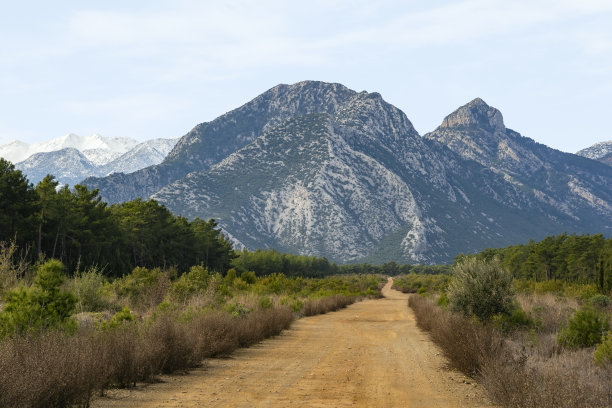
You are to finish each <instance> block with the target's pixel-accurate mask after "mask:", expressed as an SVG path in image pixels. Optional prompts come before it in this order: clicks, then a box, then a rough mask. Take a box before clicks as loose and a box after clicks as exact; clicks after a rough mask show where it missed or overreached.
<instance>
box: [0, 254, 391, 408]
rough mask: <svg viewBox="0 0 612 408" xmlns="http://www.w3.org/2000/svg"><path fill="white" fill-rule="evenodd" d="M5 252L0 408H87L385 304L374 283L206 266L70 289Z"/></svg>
mask: <svg viewBox="0 0 612 408" xmlns="http://www.w3.org/2000/svg"><path fill="white" fill-rule="evenodd" d="M18 252H19V251H18V249H17V247H16V246H15V245H14V244H11V243H2V244H0V275H1V276H2V278H3V279H2V283H3V284H2V289H1V291H0V406H7V407H8V406H10V407H64V406H72V405H75V406H87V405H88V404H89V401H90V399H91V398H92V397H93V396H94V395H99V394H101V393H103V392H104V390H105V389H108V388H109V387H132V386H134V385H135V384H136V383H137V382H142V381H151V380H153V379H154V378H155V376H156V375H159V374H161V373H171V372H174V371H177V370H179V371H182V370H187V369H189V368H192V367H195V366H197V365H199V364H201V363H202V361H203V359H205V358H207V357H214V356H222V355H227V354H229V353H231V352H232V351H233V350H235V349H236V348H238V347H247V346H249V345H251V344H254V343H256V342H258V341H260V340H262V339H264V338H267V337H270V336H273V335H276V334H278V333H280V332H281V331H282V330H283V329H286V328H287V327H289V325H290V324H291V322H292V321H293V319H295V318H296V317H300V316H310V315H314V314H319V313H326V312H329V311H333V310H337V309H339V308H343V307H345V306H347V305H348V304H350V303H353V302H354V301H356V300H358V299H360V298H364V297H367V296H370V297H378V296H380V288H381V287H382V284H383V281H384V279H383V278H382V277H380V276H374V275H360V276H355V275H353V276H333V277H327V278H319V279H315V278H302V277H287V276H285V275H283V274H277V273H271V274H269V275H264V276H257V275H256V274H255V273H254V272H253V271H248V270H243V271H240V272H238V271H237V270H236V269H233V268H232V269H229V270H228V271H227V272H226V273H225V274H221V273H219V272H214V271H212V270H210V269H208V268H206V267H204V266H202V265H200V266H193V267H191V268H190V269H189V270H188V271H187V272H185V273H179V272H178V271H177V270H176V269H175V268H168V269H163V268H145V267H136V268H134V270H133V271H132V272H131V273H129V274H126V275H124V276H122V277H120V278H109V277H107V276H105V275H104V274H103V273H102V272H101V270H100V269H98V268H96V267H90V268H87V269H85V270H82V271H77V272H76V273H75V274H74V275H73V276H72V277H69V276H68V275H67V274H66V268H65V267H64V265H63V264H62V263H61V262H60V261H59V260H55V259H51V260H42V261H40V262H37V263H35V264H32V265H28V264H27V262H25V261H23V260H18V259H19V258H18V257H15V254H17V253H18Z"/></svg>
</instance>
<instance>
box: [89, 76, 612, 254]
mask: <svg viewBox="0 0 612 408" xmlns="http://www.w3.org/2000/svg"><path fill="white" fill-rule="evenodd" d="M611 170H612V168H608V167H606V166H604V165H602V164H600V163H597V162H594V161H592V160H589V159H584V158H580V157H577V156H574V155H566V154H563V153H561V152H557V151H554V150H552V149H549V148H547V147H546V146H542V145H538V144H537V143H535V142H533V141H532V140H531V139H527V138H524V137H522V136H520V135H519V134H518V133H516V132H514V131H512V130H510V129H507V128H506V127H505V125H504V122H503V118H502V115H501V113H500V112H499V111H498V110H496V109H494V108H492V107H490V106H488V105H487V104H486V103H485V102H484V101H482V100H480V99H476V100H474V101H472V102H470V103H469V104H467V105H465V106H463V107H461V108H459V109H458V110H457V111H456V112H454V113H452V114H451V115H449V116H448V117H447V118H445V119H444V121H443V123H442V125H441V126H440V127H439V128H438V129H436V130H435V131H434V132H432V133H430V134H428V135H426V137H424V138H423V137H421V136H419V135H418V133H417V132H416V131H415V129H414V128H413V126H412V124H411V123H410V121H409V120H408V118H407V117H406V115H405V114H404V113H403V112H401V111H400V110H399V109H397V108H395V107H394V106H392V105H390V104H388V103H386V102H385V101H384V100H383V99H382V97H381V96H380V95H379V94H377V93H367V92H361V93H357V92H354V91H351V90H349V89H347V88H345V87H343V86H342V85H338V84H326V83H321V82H312V81H310V82H301V83H298V84H294V85H279V86H277V87H275V88H272V89H271V90H270V91H268V92H266V93H264V94H262V95H260V96H259V97H257V98H255V99H254V100H253V101H251V102H249V103H247V104H246V105H244V106H242V107H240V108H238V109H236V110H234V111H232V112H229V113H228V114H226V115H223V116H221V117H219V118H217V119H215V120H214V121H212V122H208V123H204V124H201V125H198V126H196V127H195V128H194V129H193V130H192V131H191V132H190V133H189V134H187V135H186V136H184V137H183V138H182V139H181V141H180V142H179V143H178V144H177V145H176V147H175V148H174V150H173V151H172V152H171V153H170V154H169V156H168V157H167V158H166V159H165V160H164V162H163V163H162V164H161V165H158V166H152V167H149V168H147V169H145V170H141V171H139V172H136V173H134V174H132V175H123V174H120V175H113V176H111V177H107V178H104V179H96V180H88V182H91V183H90V186H91V187H100V188H101V191H102V195H103V196H104V197H105V198H107V199H109V200H110V201H119V200H122V199H131V198H134V197H148V196H152V197H153V198H155V199H156V200H159V201H160V202H162V203H163V204H165V205H166V206H168V207H169V208H170V209H171V210H172V211H173V212H175V213H178V214H182V215H185V216H187V217H189V218H194V217H200V218H205V219H207V218H211V217H212V218H215V219H217V221H218V222H219V225H220V226H221V227H222V228H223V229H224V231H225V232H226V233H227V234H228V236H230V237H231V238H232V239H233V240H234V242H235V243H237V244H238V245H239V246H245V247H248V248H251V249H255V248H262V247H271V248H277V249H280V250H283V251H291V252H296V253H303V254H313V255H319V256H326V257H328V258H330V259H333V260H335V261H340V262H350V261H358V260H360V261H369V262H380V261H388V260H396V261H401V262H446V261H450V260H452V258H453V257H454V256H455V255H456V254H457V253H459V252H466V251H476V250H481V249H483V248H485V247H494V246H502V245H508V244H512V243H516V242H520V241H525V240H527V239H529V238H540V237H544V236H546V235H549V234H553V233H560V232H563V231H569V232H572V231H576V232H609V229H610V228H611V226H612V212H611V211H610V203H612V197H610V194H611V193H610V192H611V191H612V189H611V188H610V183H611V182H612V173H611V172H610V171H611Z"/></svg>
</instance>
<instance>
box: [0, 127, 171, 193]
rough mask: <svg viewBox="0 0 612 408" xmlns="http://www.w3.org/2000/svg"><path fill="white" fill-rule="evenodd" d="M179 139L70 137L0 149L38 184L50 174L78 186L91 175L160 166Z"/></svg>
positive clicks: (6, 145)
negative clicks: (143, 140)
mask: <svg viewBox="0 0 612 408" xmlns="http://www.w3.org/2000/svg"><path fill="white" fill-rule="evenodd" d="M177 141H178V139H153V140H148V141H146V142H142V143H139V142H137V141H136V140H134V139H130V138H107V137H103V136H100V135H97V134H96V135H93V136H78V135H75V134H68V135H65V136H62V137H58V138H56V139H53V140H50V141H47V142H39V143H34V144H27V143H24V142H21V141H13V142H10V143H8V144H5V145H2V146H0V157H3V158H5V159H7V160H9V161H13V162H15V163H16V164H15V165H16V167H17V168H18V169H20V170H22V171H23V172H24V173H25V174H26V175H27V176H28V179H29V180H30V181H31V182H33V183H34V184H36V183H38V182H39V181H40V180H42V179H43V178H44V177H45V176H46V175H47V174H53V175H54V176H55V177H56V178H57V179H58V180H59V181H60V182H61V183H64V184H70V185H74V184H76V183H78V182H80V181H82V180H83V179H85V178H87V177H90V176H106V175H108V174H111V173H115V172H123V173H131V172H134V171H136V170H140V169H142V168H145V167H147V166H151V165H154V164H158V163H160V162H161V161H162V160H163V159H164V157H166V155H167V154H168V153H169V152H170V150H172V148H173V147H174V145H175V144H176V142H177Z"/></svg>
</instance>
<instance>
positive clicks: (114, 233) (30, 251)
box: [0, 158, 235, 276]
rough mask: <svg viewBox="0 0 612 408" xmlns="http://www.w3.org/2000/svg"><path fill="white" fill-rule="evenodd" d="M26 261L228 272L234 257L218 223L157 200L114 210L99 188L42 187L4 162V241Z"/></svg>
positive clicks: (0, 201)
mask: <svg viewBox="0 0 612 408" xmlns="http://www.w3.org/2000/svg"><path fill="white" fill-rule="evenodd" d="M3 241H4V242H8V241H12V242H15V243H16V244H17V246H18V247H19V248H20V251H21V253H20V256H21V257H22V258H24V259H28V260H38V259H41V258H55V259H59V260H60V261H61V262H62V263H63V264H64V265H66V267H67V268H68V270H70V271H74V270H76V269H78V268H80V267H82V268H86V267H88V266H93V265H95V266H98V267H100V268H102V269H103V270H104V273H105V274H106V275H109V276H121V275H124V274H126V273H129V272H131V271H132V270H133V269H134V268H135V267H137V266H142V267H148V268H153V267H176V268H177V269H179V271H185V270H187V269H188V268H189V267H190V266H192V265H203V266H205V267H208V268H210V269H213V270H217V271H220V272H224V271H226V270H227V269H229V267H230V265H231V261H232V259H233V258H234V257H235V254H234V251H233V249H232V245H231V243H230V242H229V241H228V240H227V239H226V238H225V237H224V236H223V235H222V234H221V231H220V229H219V228H217V224H216V222H215V221H214V220H209V221H204V220H201V219H198V218H196V219H195V220H193V221H188V220H187V219H186V218H184V217H181V216H175V215H173V214H172V213H171V212H170V211H169V210H168V209H167V208H165V207H164V206H163V205H160V204H158V203H157V202H156V201H154V200H148V201H147V200H142V199H136V200H132V201H129V202H125V203H122V204H114V205H111V206H108V205H107V204H106V203H105V202H103V201H102V199H101V197H100V196H99V194H98V190H93V191H90V190H89V189H88V188H87V187H86V186H83V185H78V184H77V185H75V186H74V188H73V189H69V188H68V186H59V184H58V181H57V180H56V179H55V178H54V177H53V176H51V175H48V176H47V177H45V178H44V179H43V180H42V181H40V182H39V183H38V184H37V185H36V186H34V185H32V184H31V183H29V182H28V180H27V178H26V177H25V175H24V174H23V173H22V172H21V171H20V170H16V169H15V166H14V165H13V164H12V163H10V162H8V161H7V160H4V159H1V158H0V242H3Z"/></svg>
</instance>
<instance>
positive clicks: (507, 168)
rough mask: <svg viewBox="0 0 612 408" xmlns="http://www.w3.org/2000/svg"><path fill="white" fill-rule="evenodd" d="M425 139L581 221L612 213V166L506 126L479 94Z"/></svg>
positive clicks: (538, 201) (448, 117) (611, 214)
mask: <svg viewBox="0 0 612 408" xmlns="http://www.w3.org/2000/svg"><path fill="white" fill-rule="evenodd" d="M425 138H427V139H430V140H434V141H436V142H438V143H441V144H443V145H445V146H447V147H448V148H449V149H451V150H452V151H454V152H455V153H457V154H459V155H460V156H462V157H463V158H466V159H470V160H474V161H476V162H478V163H480V164H481V165H483V166H484V167H487V168H489V169H490V170H491V171H493V172H495V173H497V174H499V175H502V176H503V178H504V179H505V180H506V181H507V182H509V183H512V184H514V185H516V186H517V187H519V188H521V189H522V190H524V191H525V192H526V194H527V195H528V197H531V198H532V200H535V201H536V202H537V203H538V205H539V204H540V203H541V204H546V205H551V206H552V207H554V208H555V209H557V210H558V211H561V212H562V213H564V214H565V215H566V216H568V217H570V218H574V219H576V220H580V221H582V222H584V221H587V220H590V222H596V221H595V220H596V219H598V217H599V216H604V217H612V206H611V203H612V172H611V171H610V170H611V169H609V168H606V166H602V165H600V164H599V163H596V162H594V161H591V160H586V159H583V158H582V157H578V156H576V155H573V154H568V153H563V152H560V151H558V150H555V149H551V148H549V147H547V146H544V145H542V144H539V143H536V142H535V141H533V140H532V139H529V138H526V137H523V136H521V135H520V134H518V133H517V132H515V131H513V130H510V129H507V128H506V127H505V126H504V123H503V119H502V115H501V113H500V112H499V111H497V110H496V109H494V108H492V107H489V106H488V105H487V104H486V103H485V102H484V101H482V100H480V99H475V100H474V101H472V102H470V103H468V104H467V105H465V106H462V107H460V108H459V109H458V110H457V111H455V112H453V113H452V114H450V115H449V116H447V117H446V118H445V119H444V121H443V122H442V125H441V126H440V127H438V128H437V129H436V130H434V131H433V132H431V133H428V134H426V135H425ZM533 205H536V204H533Z"/></svg>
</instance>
